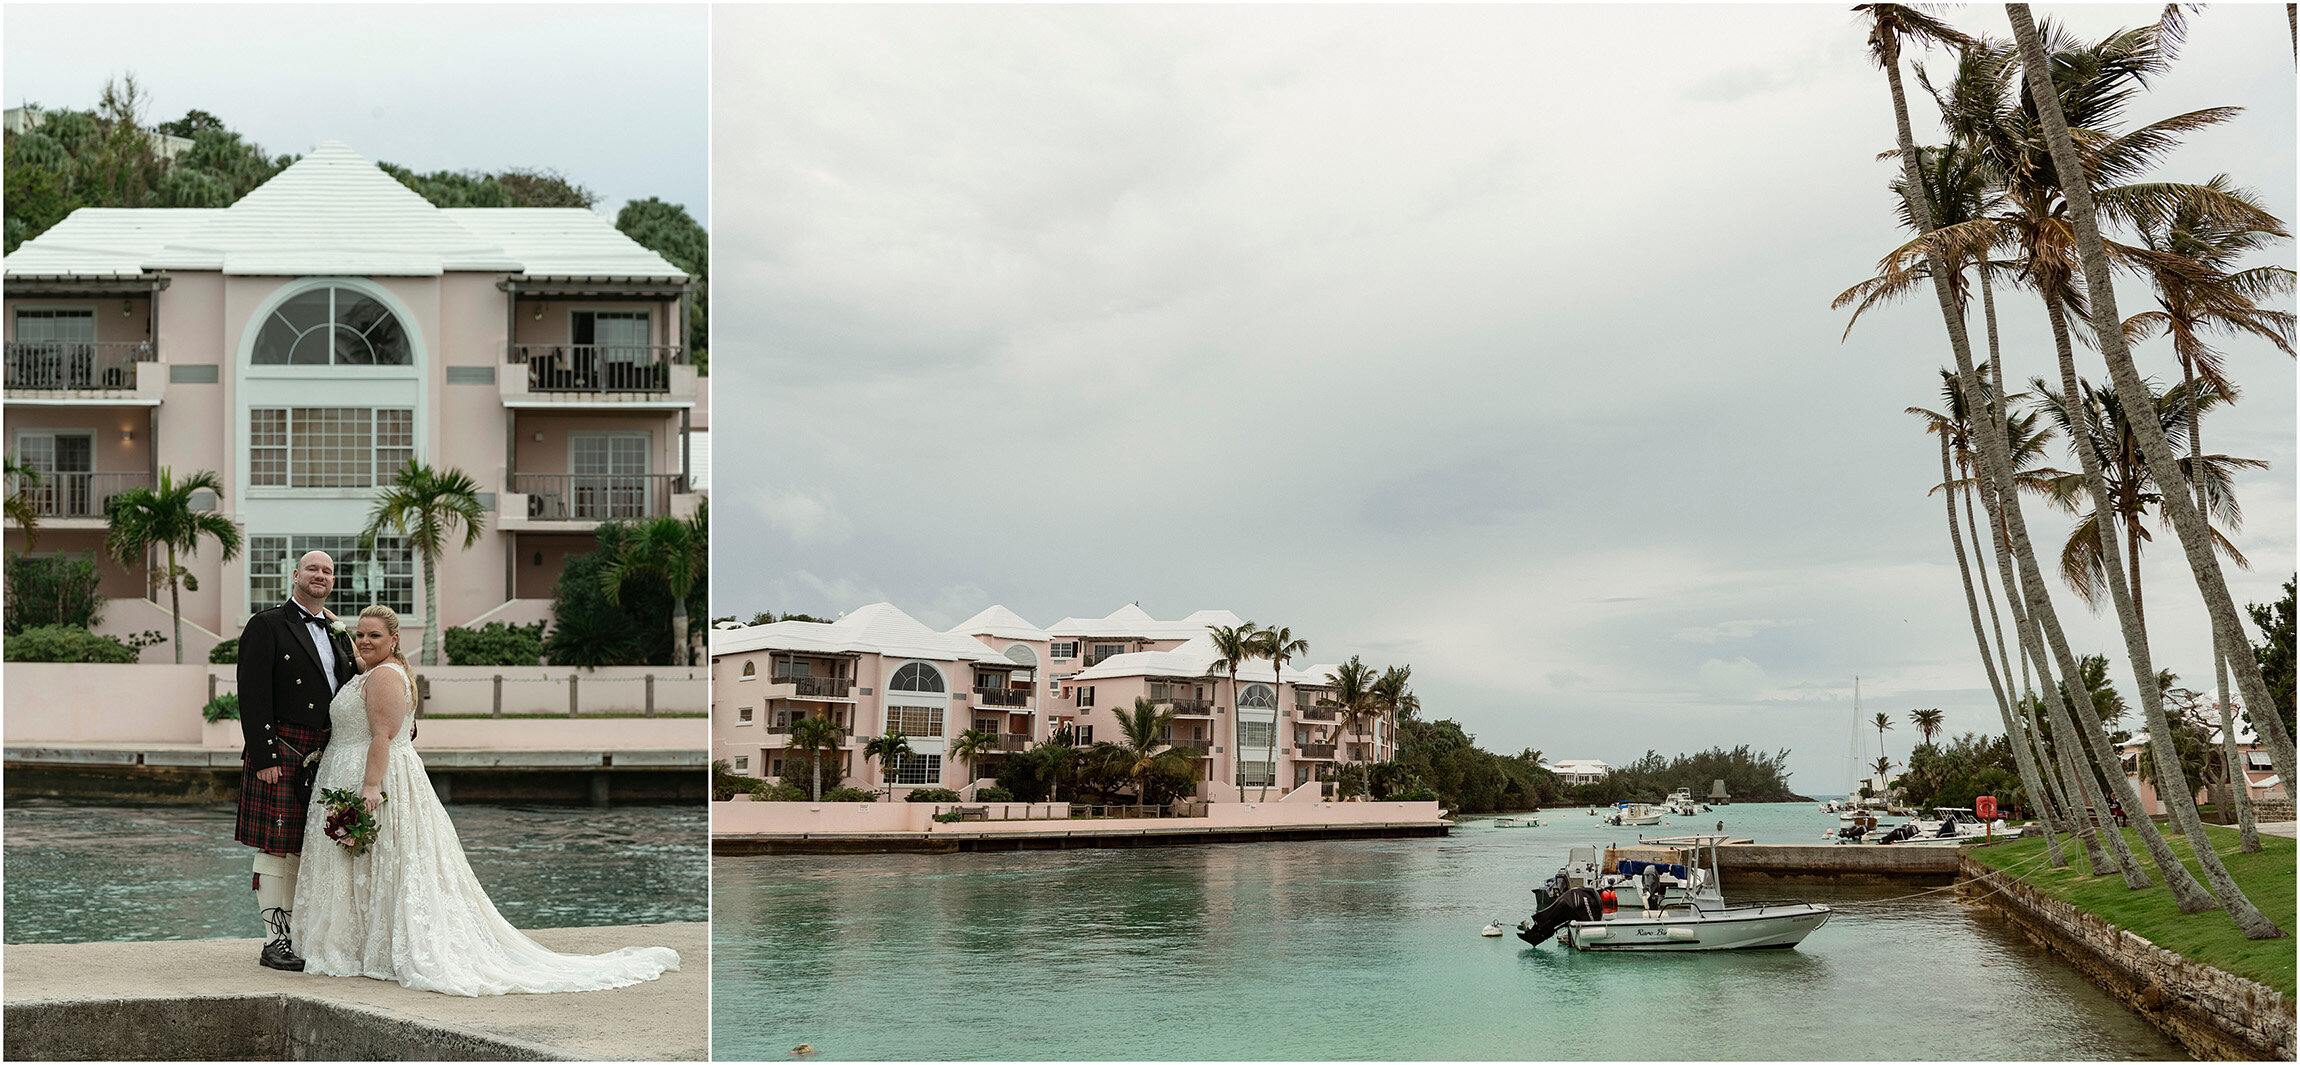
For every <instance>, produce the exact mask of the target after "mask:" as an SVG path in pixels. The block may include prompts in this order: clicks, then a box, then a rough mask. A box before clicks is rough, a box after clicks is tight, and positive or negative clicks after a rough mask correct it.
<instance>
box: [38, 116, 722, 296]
mask: <svg viewBox="0 0 2300 1065" xmlns="http://www.w3.org/2000/svg"><path fill="white" fill-rule="evenodd" d="M529 259H532V262H529V261H528V260H529ZM147 270H220V271H222V272H224V273H226V274H239V275H280V276H309V275H314V274H348V275H359V276H415V277H430V276H437V275H438V274H440V273H443V272H445V271H449V270H482V271H507V272H526V273H531V274H536V273H542V274H546V275H547V276H585V277H659V278H668V279H682V278H684V277H685V276H686V275H685V274H682V273H680V272H679V271H678V270H677V269H676V268H674V267H672V266H671V264H670V263H668V262H665V261H664V260H663V258H662V257H661V256H659V255H656V254H655V253H653V252H651V251H648V250H647V249H645V248H643V247H641V246H640V245H639V244H638V243H637V242H636V241H633V240H631V239H630V238H628V237H625V236H623V235H622V234H621V233H618V232H616V231H615V228H614V226H612V225H610V224H608V222H607V221H606V219H603V218H601V217H599V216H598V215H595V214H593V213H591V212H590V211H587V210H583V209H580V208H560V209H551V208H540V209H539V208H523V207H503V208H463V209H456V210H442V209H440V208H438V207H434V206H432V204H431V203H430V201H428V200H425V199H424V198H423V197H422V196H421V195H419V194H417V193H416V192H415V190H413V189H410V188H408V187H407V186H405V185H402V184H400V183H399V181H398V180H397V179H395V178H393V177H392V176H391V175H389V174H386V173H384V172H383V170H382V169H381V168H379V167H377V166H376V165H375V164H373V163H370V162H369V161H367V160H366V159H365V158H363V157H361V156H360V155H359V153H357V152H354V151H352V150H351V149H350V148H348V147H345V146H344V145H342V144H340V143H337V142H334V141H330V142H328V143H326V144H323V145H321V146H320V147H318V148H316V149H314V150H313V151H312V153H311V154H310V155H307V156H305V157H303V158H302V159H299V160H297V161H296V162H295V163H294V164H292V165H290V166H289V167H288V168H287V169H285V170H282V171H280V172H279V173H278V174H277V175H275V176H274V177H273V178H272V179H271V180H270V181H267V182H264V183H263V184H262V185H260V186H258V187H257V188H255V189H254V190H252V191H250V192H249V193H248V194H247V195H246V196H243V197H241V198H240V200H239V202H237V203H234V204H232V205H231V206H230V207H225V208H167V207H142V208H82V209H81V210H79V211H75V212H73V213H72V215H71V216H70V217H68V218H66V219H65V220H64V221H63V222H61V223H58V224H57V225H56V226H55V227H53V228H51V229H49V230H48V231H47V232H46V233H42V234H41V235H40V236H38V237H35V238H33V239H32V240H30V241H27V242H25V244H24V245H23V246H22V247H20V248H18V249H17V250H16V253H15V254H14V255H10V256H8V257H7V260H6V262H5V271H6V273H7V276H9V277H37V276H51V275H70V276H98V277H111V276H121V275H133V274H136V273H141V272H144V271H147Z"/></svg>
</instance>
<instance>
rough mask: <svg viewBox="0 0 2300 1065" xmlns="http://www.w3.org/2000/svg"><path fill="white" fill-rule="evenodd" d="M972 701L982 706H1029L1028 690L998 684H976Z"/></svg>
mask: <svg viewBox="0 0 2300 1065" xmlns="http://www.w3.org/2000/svg"><path fill="white" fill-rule="evenodd" d="M974 701H975V702H978V703H981V704H982V705H984V706H1029V705H1030V690H1029V689H1027V688H1009V687H1006V686H1004V685H999V684H977V685H975V686H974Z"/></svg>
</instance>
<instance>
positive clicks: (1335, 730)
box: [711, 603, 1396, 800]
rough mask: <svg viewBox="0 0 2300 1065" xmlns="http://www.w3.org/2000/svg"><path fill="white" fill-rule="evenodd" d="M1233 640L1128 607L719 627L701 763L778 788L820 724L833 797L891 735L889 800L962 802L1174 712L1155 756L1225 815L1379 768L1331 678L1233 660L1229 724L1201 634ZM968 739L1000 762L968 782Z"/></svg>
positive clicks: (1386, 732) (1384, 725)
mask: <svg viewBox="0 0 2300 1065" xmlns="http://www.w3.org/2000/svg"><path fill="white" fill-rule="evenodd" d="M1240 623H1241V622H1240V619H1239V617H1238V616H1237V615H1236V614H1232V613H1230V612H1229V611H1226V610H1202V611H1199V612H1197V613H1195V614H1191V615H1190V616H1188V617H1185V618H1182V619H1181V620H1179V621H1159V620H1157V619H1155V618H1153V617H1151V616H1150V615H1149V614H1147V613H1145V612H1143V611H1142V610H1141V608H1139V607H1134V606H1127V607H1122V608H1120V609H1119V610H1118V611H1117V612H1116V613H1113V614H1111V615H1110V616H1108V617H1103V618H1064V619H1063V620H1062V621H1060V622H1058V623H1056V624H1054V625H1052V626H1049V627H1047V628H1043V629H1042V628H1039V627H1038V626H1036V625H1032V624H1031V623H1030V622H1028V621H1025V620H1023V619H1022V618H1021V617H1020V616H1018V615H1016V614H1015V613H1014V612H1013V611H1011V610H1008V609H1006V608H1005V607H1001V606H994V607H991V608H989V609H987V610H984V611H983V612H982V613H980V614H976V615H975V616H974V617H972V618H969V619H967V620H966V621H963V622H960V623H959V624H958V625H956V626H953V627H952V628H950V629H948V630H947V631H942V632H937V631H935V630H934V629H932V628H929V627H928V626H927V625H926V624H924V623H923V622H920V621H919V620H917V619H916V618H913V617H911V616H910V615H908V614H905V613H903V612H902V611H901V610H899V609H896V608H895V607H894V606H892V605H891V604H887V603H874V604H872V605H870V606H866V607H862V608H860V609H858V610H856V611H854V612H853V613H850V614H846V615H844V616H842V617H841V618H839V619H838V620H837V621H835V622H831V623H829V624H818V623H814V622H804V621H779V622H776V623H774V624H771V625H750V626H727V627H723V628H720V629H718V630H716V631H714V632H712V633H711V729H712V754H711V757H712V758H714V759H716V760H719V761H724V762H726V763H728V765H729V766H730V767H731V768H732V769H733V770H734V771H735V772H737V773H741V774H744V775H748V776H755V777H764V778H767V779H770V780H780V779H782V768H783V760H784V758H785V756H786V754H787V753H788V752H789V751H790V748H791V743H790V726H791V722H793V721H795V720H798V719H800V718H805V717H825V718H829V719H830V720H831V721H832V722H833V723H834V724H836V725H838V727H839V728H840V729H841V730H842V732H841V740H840V745H839V750H838V757H839V759H840V764H841V766H842V768H843V769H844V771H845V773H846V783H848V784H850V785H853V786H858V787H878V786H881V781H882V776H881V773H882V769H881V767H880V766H878V765H877V763H876V762H872V761H867V760H866V759H865V758H864V757H863V753H862V748H863V745H864V744H865V743H867V742H869V741H870V740H871V739H872V738H874V737H877V736H881V735H884V734H886V733H888V732H893V731H900V732H901V733H902V734H903V736H904V737H905V738H906V739H908V741H909V744H910V748H911V751H912V755H911V757H910V758H908V759H906V760H905V761H904V763H903V764H902V765H901V766H899V767H898V770H897V773H896V775H895V778H894V788H895V793H896V796H897V797H898V798H899V797H900V795H901V794H903V793H904V792H906V791H907V790H908V789H910V788H918V787H943V788H950V789H952V790H955V791H959V792H960V793H961V794H962V795H963V796H967V797H971V791H969V790H968V789H970V788H972V787H974V786H975V784H976V782H977V781H984V782H987V781H988V780H989V779H990V778H991V777H994V776H996V775H997V772H998V762H999V759H1000V758H1001V757H1003V755H1004V754H1006V753H1008V752H1015V751H1021V750H1025V749H1027V748H1029V747H1031V746H1034V745H1036V744H1039V743H1043V742H1046V741H1047V740H1048V739H1050V738H1052V737H1053V736H1054V735H1055V732H1056V730H1059V729H1069V730H1070V735H1071V737H1072V739H1073V742H1075V743H1077V744H1079V745H1082V746H1083V745H1085V744H1089V743H1092V742H1094V741H1096V740H1107V739H1111V738H1113V737H1114V736H1116V735H1117V734H1118V719H1117V717H1116V715H1115V714H1114V713H1113V712H1112V711H1113V709H1114V708H1121V707H1123V708H1129V709H1130V708H1132V707H1133V706H1134V701H1135V700H1136V699H1138V698H1141V699H1148V700H1150V702H1151V703H1153V704H1154V705H1156V706H1157V707H1159V708H1160V709H1172V710H1174V711H1175V717H1174V722H1173V726H1172V729H1171V731H1170V732H1169V733H1168V735H1167V742H1169V743H1170V744H1172V745H1173V746H1176V747H1183V748H1188V749H1190V750H1192V751H1195V752H1196V753H1197V756H1198V768H1199V776H1200V778H1201V781H1202V783H1201V784H1200V785H1199V788H1198V794H1199V796H1200V797H1202V798H1208V799H1213V800H1236V799H1238V798H1239V797H1240V795H1239V789H1240V788H1242V787H1254V788H1259V787H1260V786H1262V785H1264V784H1267V785H1269V786H1271V787H1272V788H1273V789H1274V790H1273V792H1272V797H1273V798H1274V797H1276V795H1277V794H1279V793H1282V792H1286V791H1290V790H1292V789H1294V788H1299V787H1301V786H1303V785H1307V784H1310V783H1312V782H1313V781H1315V780H1317V779H1318V768H1319V767H1320V766H1329V765H1333V764H1336V763H1337V762H1374V761H1384V760H1387V759H1389V758H1390V757H1392V756H1393V755H1394V754H1395V753H1396V736H1395V732H1394V731H1393V727H1392V723H1391V722H1388V721H1384V720H1380V719H1378V718H1377V717H1374V716H1367V717H1366V718H1365V719H1364V720H1362V721H1360V722H1357V723H1355V725H1354V727H1351V728H1349V729H1348V730H1346V731H1345V729H1344V727H1343V725H1344V723H1343V722H1342V720H1341V719H1340V715H1339V714H1338V712H1337V710H1336V707H1335V706H1334V705H1333V679H1332V673H1333V669H1334V667H1333V666H1331V665H1310V666H1303V667H1299V668H1296V667H1293V666H1290V665H1289V666H1288V667H1287V668H1285V669H1284V670H1283V671H1282V672H1281V673H1279V674H1277V675H1276V676H1273V674H1272V670H1271V666H1270V663H1269V661H1268V660H1267V659H1252V660H1249V661H1247V662H1246V663H1244V664H1242V665H1241V666H1240V668H1239V670H1238V681H1237V692H1236V703H1237V705H1236V706H1232V705H1231V703H1232V693H1231V683H1230V679H1229V673H1228V672H1227V671H1226V670H1219V671H1218V670H1216V669H1215V668H1214V663H1215V661H1216V660H1217V659H1219V658H1220V657H1221V656H1220V654H1219V653H1218V652H1216V651H1215V650H1214V646H1213V644H1212V642H1211V641H1210V640H1209V639H1208V630H1210V629H1212V628H1215V627H1217V626H1234V625H1238V624H1240ZM968 729H976V730H980V731H981V732H984V733H986V734H989V735H993V736H996V737H997V738H998V744H997V745H998V748H999V753H998V754H994V755H991V756H987V757H984V758H980V759H978V760H977V763H976V764H975V765H974V766H973V767H972V776H973V777H974V778H975V779H974V780H970V779H968V777H969V772H968V767H967V766H965V765H963V764H961V763H959V762H958V761H957V760H956V759H953V758H952V757H951V756H950V753H949V751H950V742H951V740H952V739H953V738H954V737H956V736H958V735H959V734H960V733H962V732H965V731H966V730H968Z"/></svg>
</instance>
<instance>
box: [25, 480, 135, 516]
mask: <svg viewBox="0 0 2300 1065" xmlns="http://www.w3.org/2000/svg"><path fill="white" fill-rule="evenodd" d="M151 486H152V475H151V474H149V473H142V472H137V473H56V472H48V473H42V474H41V475H40V479H39V482H38V483H33V480H32V478H30V477H26V476H23V475H21V474H10V475H9V477H8V494H10V495H20V496H22V497H24V498H25V499H26V500H28V501H30V502H31V504H32V512H33V513H35V514H38V515H39V516H41V517H43V518H101V517H103V516H104V507H105V504H107V503H109V502H111V499H112V497H113V496H116V495H119V494H120V493H122V492H125V491H127V490H129V489H131V488H150V487H151Z"/></svg>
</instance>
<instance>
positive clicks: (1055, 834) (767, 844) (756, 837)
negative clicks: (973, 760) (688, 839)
mask: <svg viewBox="0 0 2300 1065" xmlns="http://www.w3.org/2000/svg"><path fill="white" fill-rule="evenodd" d="M1450 830H1451V826H1450V825H1448V824H1444V823H1433V822H1427V821H1403V822H1362V823H1351V824H1328V825H1220V826H1216V825H1204V824H1198V825H1193V824H1190V823H1188V821H1187V819H1177V820H1165V821H1152V822H1148V823H1144V822H1141V821H1132V822H1128V821H1118V822H1114V823H1095V822H1073V823H1065V824H1063V825H1061V826H1060V827H1059V828H1056V827H1041V826H1038V825H1033V826H1031V827H1028V828H1019V829H1016V828H975V827H968V828H957V827H955V826H954V827H953V828H949V829H943V828H939V827H938V828H937V830H935V831H932V832H870V833H806V832H801V833H766V832H753V833H726V834H713V835H712V837H711V853H713V854H890V853H912V854H959V853H969V852H976V851H1050V850H1078V849H1082V848H1094V847H1172V846H1181V845H1185V844H1194V843H1269V842H1273V841H1277V840H1305V839H1404V838H1414V837H1426V836H1443V835H1445V834H1447V833H1448V832H1449V831H1450Z"/></svg>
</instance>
